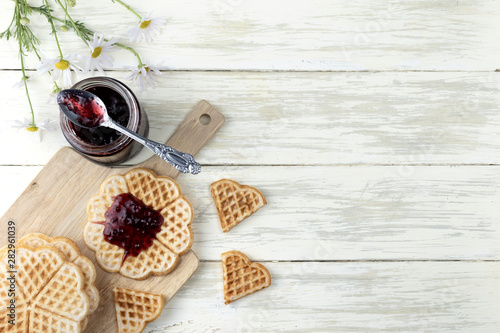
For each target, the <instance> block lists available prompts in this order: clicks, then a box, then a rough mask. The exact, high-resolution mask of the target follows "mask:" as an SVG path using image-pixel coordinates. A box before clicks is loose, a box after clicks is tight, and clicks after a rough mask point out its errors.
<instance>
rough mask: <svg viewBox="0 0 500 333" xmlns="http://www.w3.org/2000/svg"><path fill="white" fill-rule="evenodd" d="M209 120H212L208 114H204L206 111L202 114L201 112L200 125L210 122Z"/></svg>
mask: <svg viewBox="0 0 500 333" xmlns="http://www.w3.org/2000/svg"><path fill="white" fill-rule="evenodd" d="M210 120H212V118H210V116H209V115H208V114H206V113H204V114H202V115H201V116H200V123H201V124H202V125H208V124H210Z"/></svg>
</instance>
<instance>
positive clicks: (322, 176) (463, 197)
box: [179, 166, 500, 261]
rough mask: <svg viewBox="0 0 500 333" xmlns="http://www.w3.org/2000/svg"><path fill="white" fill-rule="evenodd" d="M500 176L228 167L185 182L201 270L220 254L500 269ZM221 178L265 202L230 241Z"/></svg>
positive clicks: (427, 170)
mask: <svg viewBox="0 0 500 333" xmlns="http://www.w3.org/2000/svg"><path fill="white" fill-rule="evenodd" d="M206 169H207V168H206ZM499 175H500V168H499V167H497V166H495V167H491V166H468V167H467V166H460V167H458V166H457V167H450V166H435V167H378V166H366V167H365V166H363V167H344V166H342V167H304V166H297V167H259V166H258V167H246V166H241V167H236V166H226V167H214V168H210V169H208V170H205V173H204V174H200V176H201V177H200V178H193V177H183V178H182V179H179V182H180V185H181V187H182V189H183V191H184V193H185V195H186V196H187V198H189V200H190V201H191V202H192V204H193V207H194V209H195V222H194V227H193V230H194V233H195V243H194V245H193V249H195V251H196V252H197V253H198V254H199V256H200V259H202V260H217V259H218V258H219V255H220V251H221V249H222V250H231V249H235V250H241V251H243V252H251V253H253V258H254V259H256V260H315V261H318V260H377V259H382V260H414V259H418V260H442V259H449V260H462V259H468V260H484V259H487V260H499V259H500V256H499V253H500V243H499V242H498V240H499V239H500V224H499V223H497V221H499V220H500V212H499V210H498V209H497V207H498V205H499V204H500V199H499V198H500V177H499ZM221 178H230V179H234V180H236V181H238V182H240V183H242V184H247V185H252V186H255V187H256V188H258V189H259V190H260V191H261V192H262V193H263V194H264V196H265V197H266V199H267V202H268V204H267V205H266V206H264V207H263V208H261V209H260V210H259V211H258V212H257V213H255V214H254V215H252V216H251V217H249V218H248V219H247V220H245V221H243V222H242V223H240V224H239V225H238V226H236V227H235V228H233V229H232V230H231V231H230V232H228V233H225V234H223V233H222V232H221V227H220V223H219V220H218V217H217V213H216V210H215V206H214V204H213V201H212V198H211V194H210V192H209V185H210V183H212V182H213V181H215V180H218V179H221Z"/></svg>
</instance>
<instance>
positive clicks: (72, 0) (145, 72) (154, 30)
mask: <svg viewBox="0 0 500 333" xmlns="http://www.w3.org/2000/svg"><path fill="white" fill-rule="evenodd" d="M111 1H113V2H116V3H118V4H120V5H122V6H123V7H125V8H126V9H127V10H129V11H130V12H131V13H132V14H133V15H134V16H135V17H137V19H138V23H137V24H136V25H135V26H134V27H132V28H131V29H130V30H129V31H128V35H129V43H130V44H132V43H140V42H142V41H146V42H151V41H152V40H153V37H155V36H156V35H157V34H159V33H160V28H161V26H162V25H164V24H165V19H164V17H153V16H152V11H151V12H149V13H148V14H147V15H145V16H141V15H139V14H138V13H137V12H136V11H135V10H133V9H132V8H131V7H130V6H129V5H127V4H125V3H124V2H123V1H121V0H111ZM14 2H15V5H14V14H13V17H12V21H11V23H10V25H9V27H8V28H7V29H6V30H5V31H4V32H2V33H0V38H6V39H7V40H8V39H10V38H14V39H15V40H16V41H17V43H18V47H19V59H20V63H21V73H22V77H21V80H20V81H19V82H18V83H16V86H21V87H22V86H24V88H25V91H26V97H27V101H28V105H29V107H30V113H31V119H24V121H16V122H15V124H14V127H17V128H25V129H26V130H28V131H30V132H36V133H37V134H39V130H40V129H45V130H53V128H54V122H55V121H50V120H45V121H42V122H38V123H37V122H36V120H35V112H34V110H33V105H32V103H31V99H30V95H29V89H28V81H29V80H30V79H31V77H28V75H26V68H25V57H26V56H27V54H28V53H34V54H35V55H36V57H37V58H38V60H39V62H40V65H39V66H38V67H37V74H40V75H42V74H48V75H50V78H51V80H52V82H53V88H52V90H51V92H50V96H51V99H54V97H55V95H56V94H57V93H58V92H59V91H61V90H62V89H63V88H70V87H71V86H72V84H73V82H72V73H73V72H74V73H77V74H78V73H87V74H91V75H93V74H94V72H95V71H97V72H99V73H101V74H104V69H105V68H110V67H112V66H113V58H112V57H111V55H110V53H112V52H114V51H116V50H119V49H122V50H124V51H127V52H131V53H132V54H133V55H134V56H135V58H136V59H137V65H136V66H131V67H129V69H130V70H131V72H130V74H129V75H127V76H126V78H125V79H126V80H130V81H132V82H136V83H137V85H138V86H139V89H141V90H145V89H146V88H147V87H151V88H154V87H155V83H157V82H158V81H157V76H161V72H160V68H159V65H156V66H155V65H152V64H148V63H145V62H144V61H143V60H142V58H141V56H140V55H139V53H138V52H137V51H136V50H135V49H134V48H133V47H131V46H130V45H126V44H124V43H121V42H119V40H118V39H117V38H113V37H111V38H107V37H106V36H104V35H103V34H99V33H97V32H94V31H92V30H90V29H89V28H87V26H86V25H85V24H84V23H83V22H81V21H75V20H73V18H72V17H71V15H70V13H69V8H72V7H75V5H76V0H51V2H49V0H43V4H42V5H41V6H32V5H30V4H28V1H27V0H14ZM52 6H57V7H60V8H61V9H62V11H63V12H64V17H57V16H54V14H53V9H52ZM33 13H38V14H41V15H43V16H45V18H46V19H47V23H48V24H49V25H50V27H51V31H52V32H51V34H52V36H53V37H54V42H55V43H56V45H57V50H58V53H59V54H58V55H57V56H56V57H49V56H46V55H45V54H44V53H43V52H42V51H41V50H40V40H39V39H38V38H37V37H36V35H35V33H34V32H33V31H32V29H31V27H30V23H31V22H30V19H29V16H30V15H32V14H33ZM68 30H73V31H74V33H75V34H76V35H77V36H78V37H79V38H80V39H81V40H82V41H83V42H84V43H85V45H86V46H88V49H87V51H86V53H84V54H65V53H64V52H63V49H62V47H61V44H60V43H59V39H58V32H59V31H63V32H65V31H68ZM38 137H39V135H38Z"/></svg>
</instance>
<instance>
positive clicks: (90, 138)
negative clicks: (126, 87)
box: [69, 87, 130, 146]
mask: <svg viewBox="0 0 500 333" xmlns="http://www.w3.org/2000/svg"><path fill="white" fill-rule="evenodd" d="M86 90H87V91H88V92H91V93H93V94H94V95H96V96H97V97H99V98H100V99H101V100H102V101H103V103H104V105H105V106H106V110H107V111H108V115H109V117H110V118H111V119H113V120H114V121H115V122H117V123H118V124H120V125H122V126H124V127H127V124H128V121H129V118H130V114H129V110H128V105H127V103H126V102H125V99H124V98H123V97H122V96H121V95H120V94H119V93H118V92H116V91H115V90H113V89H110V88H107V87H92V88H89V89H86ZM69 126H70V128H71V129H72V130H73V132H74V133H75V135H76V136H78V137H79V138H80V139H82V140H83V141H85V142H87V143H90V144H93V145H96V146H101V145H107V144H110V143H113V142H114V141H116V139H118V138H119V137H120V136H122V135H123V134H121V133H120V132H118V131H116V130H114V129H112V128H109V127H102V126H101V127H94V128H84V127H80V126H78V125H76V124H74V123H72V122H70V123H69Z"/></svg>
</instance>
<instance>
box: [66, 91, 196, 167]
mask: <svg viewBox="0 0 500 333" xmlns="http://www.w3.org/2000/svg"><path fill="white" fill-rule="evenodd" d="M57 104H59V108H60V109H61V111H62V112H63V113H64V114H65V115H66V117H68V119H69V120H70V121H72V122H74V123H75V124H77V125H79V126H83V127H90V128H93V127H98V126H103V127H109V128H112V129H114V130H117V131H119V132H121V133H123V134H125V135H127V136H129V137H130V138H132V139H134V140H136V141H137V142H139V143H141V144H143V145H144V146H146V147H147V148H148V149H150V150H151V151H153V152H154V153H155V154H156V155H158V156H159V157H160V158H162V159H163V160H164V161H166V162H168V163H170V164H172V165H173V166H174V167H175V168H176V169H177V170H178V171H180V172H183V173H188V172H189V173H192V174H193V175H196V174H198V173H200V171H201V166H200V164H199V163H198V162H196V161H195V160H194V157H193V156H192V155H191V154H188V153H183V152H181V151H178V150H177V149H174V148H172V147H169V146H166V145H164V144H161V143H158V142H155V141H152V140H149V139H147V138H145V137H143V136H141V135H138V134H137V133H135V132H133V131H131V130H130V129H128V128H126V127H124V126H122V125H120V124H118V123H116V122H115V121H114V120H113V119H111V118H110V116H109V114H108V112H107V109H106V106H105V105H104V103H103V102H102V101H101V99H100V98H99V97H97V96H96V95H94V94H92V93H91V92H88V91H85V90H76V89H66V90H61V91H60V92H59V93H58V94H57Z"/></svg>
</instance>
